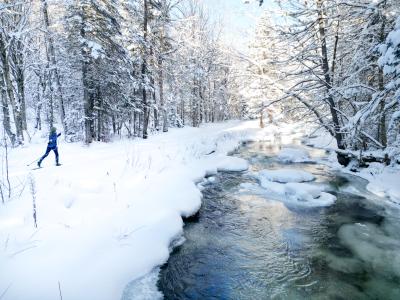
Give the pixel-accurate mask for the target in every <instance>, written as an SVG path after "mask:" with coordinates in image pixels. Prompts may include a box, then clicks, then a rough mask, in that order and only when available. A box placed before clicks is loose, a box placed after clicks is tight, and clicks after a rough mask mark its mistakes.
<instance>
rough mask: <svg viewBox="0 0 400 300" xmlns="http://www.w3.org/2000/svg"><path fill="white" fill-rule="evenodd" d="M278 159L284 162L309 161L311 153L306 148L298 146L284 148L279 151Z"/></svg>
mask: <svg viewBox="0 0 400 300" xmlns="http://www.w3.org/2000/svg"><path fill="white" fill-rule="evenodd" d="M278 159H279V160H281V161H283V162H287V163H290V162H294V163H299V162H308V161H310V155H309V154H308V152H307V151H306V150H303V149H296V148H283V149H282V150H281V151H280V152H279V153H278Z"/></svg>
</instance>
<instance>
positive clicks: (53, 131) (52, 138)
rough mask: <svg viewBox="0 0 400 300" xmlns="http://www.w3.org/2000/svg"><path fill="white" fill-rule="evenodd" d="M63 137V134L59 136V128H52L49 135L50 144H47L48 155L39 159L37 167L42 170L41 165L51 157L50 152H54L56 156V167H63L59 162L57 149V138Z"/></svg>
mask: <svg viewBox="0 0 400 300" xmlns="http://www.w3.org/2000/svg"><path fill="white" fill-rule="evenodd" d="M60 135H61V133H59V134H57V128H55V127H52V128H51V131H50V135H49V143H48V144H47V149H46V153H45V154H44V155H43V156H42V157H41V158H40V159H39V161H38V163H37V165H38V167H39V168H40V164H41V163H42V161H43V159H45V158H46V157H47V155H49V153H50V151H51V150H53V151H54V154H55V155H56V166H61V165H60V163H59V162H58V149H57V138H58V137H59V136H60Z"/></svg>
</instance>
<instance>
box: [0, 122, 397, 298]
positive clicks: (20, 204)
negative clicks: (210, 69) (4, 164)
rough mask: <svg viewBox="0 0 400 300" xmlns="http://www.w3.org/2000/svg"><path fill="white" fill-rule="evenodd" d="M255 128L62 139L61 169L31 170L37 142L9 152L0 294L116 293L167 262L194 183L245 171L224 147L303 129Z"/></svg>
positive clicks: (49, 164) (190, 206)
mask: <svg viewBox="0 0 400 300" xmlns="http://www.w3.org/2000/svg"><path fill="white" fill-rule="evenodd" d="M257 125H258V123H257V122H227V123H221V124H213V125H206V126H202V127H201V128H183V129H173V130H171V131H170V132H169V133H166V134H160V135H156V136H152V137H151V138H150V139H149V140H146V141H145V140H133V141H132V140H123V141H116V142H113V143H109V144H103V143H94V144H93V145H91V146H90V147H86V146H82V145H81V144H66V143H62V144H61V145H60V147H59V148H60V155H61V162H62V163H63V166H62V167H55V166H54V158H53V156H52V155H53V154H51V155H50V156H49V157H48V158H47V159H46V160H45V161H44V163H43V166H44V168H43V169H39V170H35V171H31V170H30V168H28V167H26V164H27V163H29V162H30V161H31V160H33V159H34V158H35V157H38V156H40V155H41V154H42V151H43V150H44V147H45V143H46V142H45V139H38V140H37V143H32V144H30V145H29V146H27V147H24V148H19V149H13V150H12V151H11V153H10V178H11V183H12V185H13V187H14V188H13V194H12V199H11V201H9V202H6V204H5V205H0V266H1V271H0V298H1V299H2V300H3V299H12V300H18V299H40V300H46V299H59V298H60V292H61V294H62V297H63V299H107V300H108V299H118V298H119V297H120V295H121V294H122V292H123V290H124V288H125V286H126V285H127V284H128V283H129V282H131V281H133V280H135V279H137V278H141V277H142V276H144V275H146V274H148V273H149V272H151V271H152V270H153V269H154V267H156V266H158V265H161V264H163V263H164V262H166V260H167V259H168V256H169V246H170V244H171V242H172V241H173V240H174V239H175V238H177V237H180V236H181V233H182V228H183V221H182V217H186V216H190V215H192V214H194V213H195V212H196V211H197V210H198V209H199V207H200V205H201V192H200V190H199V189H198V187H197V185H196V183H197V182H198V181H200V180H201V179H202V178H203V177H204V176H205V175H207V174H213V173H215V172H217V171H218V170H221V171H222V170H232V171H241V170H245V169H246V168H247V162H246V161H244V160H241V159H239V158H234V157H228V156H227V153H228V152H229V151H231V150H233V149H235V148H236V147H237V146H238V145H239V144H240V142H242V141H245V140H273V139H274V138H275V137H276V136H277V135H278V134H280V133H281V134H282V136H281V138H283V139H284V138H285V137H290V138H291V137H292V136H293V133H292V132H295V135H296V136H298V137H301V135H302V134H304V133H305V132H303V131H302V130H299V128H301V127H299V126H296V125H282V126H280V128H278V127H277V126H273V125H270V126H267V127H266V128H264V129H259V128H258V127H257ZM296 128H297V129H296ZM289 154H290V155H293V153H292V152H291V153H285V155H286V156H288V155H289ZM398 174H399V173H396V176H398ZM385 183H387V181H385ZM33 196H34V197H35V200H36V206H37V218H38V228H37V229H36V228H35V227H34V223H33V217H32V214H33V213H32V199H33ZM145 278H147V279H145V280H143V285H144V286H142V287H141V288H143V289H142V290H141V292H143V293H147V294H146V295H147V296H148V298H152V296H156V295H157V294H158V292H157V290H156V289H155V285H154V283H155V280H152V279H151V278H150V277H145ZM153 279H154V278H153ZM138 292H139V291H138Z"/></svg>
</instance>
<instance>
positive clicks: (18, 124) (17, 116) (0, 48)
mask: <svg viewBox="0 0 400 300" xmlns="http://www.w3.org/2000/svg"><path fill="white" fill-rule="evenodd" d="M0 57H1V61H2V67H3V70H2V71H3V76H4V82H5V87H6V92H7V96H8V99H9V100H10V104H11V107H12V111H13V116H14V123H15V129H16V142H17V143H20V142H21V141H23V140H24V136H23V124H22V116H21V107H20V106H19V105H17V103H16V100H15V96H14V91H13V84H12V81H11V75H10V65H9V61H8V56H7V50H6V45H5V43H4V41H3V36H2V35H1V34H0Z"/></svg>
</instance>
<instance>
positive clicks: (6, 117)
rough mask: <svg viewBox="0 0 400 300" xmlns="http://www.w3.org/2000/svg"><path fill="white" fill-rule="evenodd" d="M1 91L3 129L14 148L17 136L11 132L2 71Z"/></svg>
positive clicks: (0, 72)
mask: <svg viewBox="0 0 400 300" xmlns="http://www.w3.org/2000/svg"><path fill="white" fill-rule="evenodd" d="M0 90H1V107H2V111H3V127H4V130H5V131H6V133H7V135H8V137H9V139H10V141H11V145H13V146H14V144H15V134H14V133H13V132H12V130H11V123H10V110H9V108H8V101H7V92H6V89H5V86H4V79H3V72H2V71H1V70H0Z"/></svg>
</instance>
